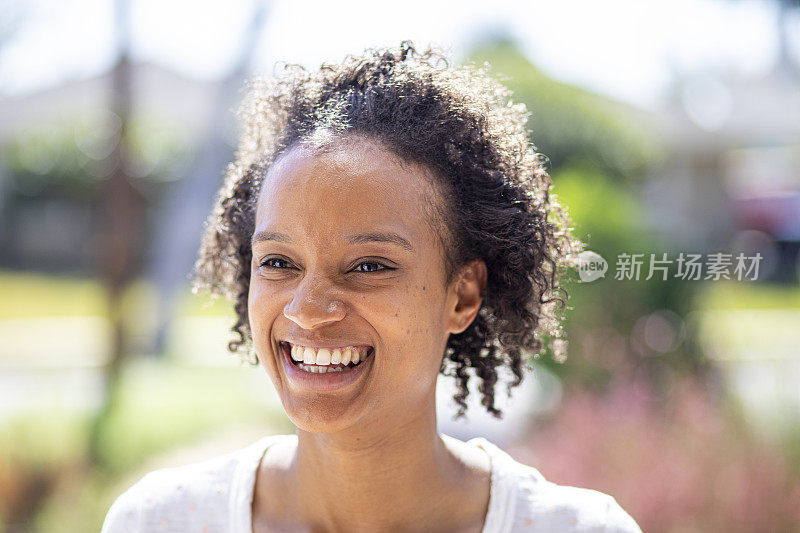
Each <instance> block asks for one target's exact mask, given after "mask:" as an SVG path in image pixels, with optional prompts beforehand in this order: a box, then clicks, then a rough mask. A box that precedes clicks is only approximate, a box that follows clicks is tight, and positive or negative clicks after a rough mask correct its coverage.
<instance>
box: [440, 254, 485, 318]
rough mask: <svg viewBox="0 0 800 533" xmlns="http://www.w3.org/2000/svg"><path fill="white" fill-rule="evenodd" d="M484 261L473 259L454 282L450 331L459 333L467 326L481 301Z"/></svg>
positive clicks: (479, 306) (483, 283)
mask: <svg viewBox="0 0 800 533" xmlns="http://www.w3.org/2000/svg"><path fill="white" fill-rule="evenodd" d="M486 278H487V272H486V263H484V262H483V260H481V259H473V260H472V261H470V262H469V263H467V264H466V265H464V267H462V269H461V272H460V274H459V277H458V281H456V283H455V297H456V303H455V306H454V307H453V310H452V315H451V320H450V328H449V330H450V333H461V332H463V331H464V330H465V329H467V328H468V327H469V325H470V324H471V323H472V321H473V320H475V316H477V314H478V311H479V310H480V308H481V304H482V303H483V292H484V290H485V289H486Z"/></svg>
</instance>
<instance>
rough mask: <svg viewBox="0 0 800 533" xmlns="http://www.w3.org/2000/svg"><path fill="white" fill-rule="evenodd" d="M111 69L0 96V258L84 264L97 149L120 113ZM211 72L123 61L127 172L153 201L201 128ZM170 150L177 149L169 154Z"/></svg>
mask: <svg viewBox="0 0 800 533" xmlns="http://www.w3.org/2000/svg"><path fill="white" fill-rule="evenodd" d="M111 78H112V73H111V72H108V73H106V74H103V75H102V76H98V77H94V78H90V79H85V80H78V81H74V82H71V83H66V84H64V85H61V86H58V87H53V88H50V89H47V90H44V91H41V92H37V93H33V94H28V95H25V96H22V97H18V98H13V99H3V100H0V117H2V119H0V150H2V151H1V152H0V153H2V159H0V177H2V179H0V266H3V267H7V268H8V267H13V268H35V269H42V270H49V271H72V272H76V271H77V272H86V271H89V270H91V268H92V262H93V260H94V258H95V253H96V249H95V248H96V246H97V236H98V225H99V220H100V219H99V216H100V214H99V205H98V202H97V201H96V191H97V190H98V189H99V186H100V184H101V183H102V182H103V181H104V180H105V179H107V177H108V172H109V171H110V169H108V168H107V166H108V164H107V161H105V160H106V158H107V156H108V155H109V153H110V151H111V150H112V149H113V143H114V142H115V137H116V135H118V132H119V127H120V123H119V122H120V121H119V118H118V117H116V116H115V115H114V114H113V113H112V112H110V111H109V108H110V105H111V96H112V94H111V87H112V79H111ZM220 83H221V82H218V81H199V80H193V79H189V78H186V77H183V76H181V75H179V74H176V73H175V72H171V71H169V70H166V69H164V68H161V67H159V66H156V65H153V64H148V63H143V64H136V65H133V66H132V67H131V93H130V94H131V122H132V127H133V129H134V131H135V138H134V143H133V144H134V147H133V149H134V150H136V153H134V154H130V157H129V158H128V163H129V166H130V167H131V168H129V169H128V173H129V174H130V175H131V176H133V177H134V179H138V180H139V181H140V182H141V183H140V184H139V186H140V188H141V192H142V194H145V195H149V196H155V198H150V199H151V200H155V201H154V202H152V203H153V205H154V206H156V205H157V204H158V201H157V200H158V198H157V197H158V196H159V195H160V194H161V192H162V190H163V189H165V187H163V185H164V184H168V182H170V181H174V180H176V179H178V178H180V177H182V174H183V173H185V172H186V170H187V168H188V165H189V154H190V153H191V152H192V151H193V150H195V149H196V148H195V147H196V146H197V145H198V144H199V143H200V142H201V141H203V140H205V138H206V137H207V136H208V131H209V128H210V127H211V125H212V123H213V121H214V119H215V117H214V114H215V113H216V112H217V109H218V105H217V100H218V96H219V86H220ZM176 154H177V157H176Z"/></svg>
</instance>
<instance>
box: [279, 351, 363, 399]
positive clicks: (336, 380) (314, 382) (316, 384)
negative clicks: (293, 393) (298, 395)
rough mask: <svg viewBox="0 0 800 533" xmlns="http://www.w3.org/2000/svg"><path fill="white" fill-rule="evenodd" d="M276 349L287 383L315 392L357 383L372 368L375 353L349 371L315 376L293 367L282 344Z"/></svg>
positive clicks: (315, 374) (313, 373) (314, 373)
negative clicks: (280, 356)
mask: <svg viewBox="0 0 800 533" xmlns="http://www.w3.org/2000/svg"><path fill="white" fill-rule="evenodd" d="M278 349H279V350H280V352H281V354H282V355H283V368H284V370H285V371H286V377H287V378H288V379H289V383H290V384H291V385H293V386H296V387H298V388H303V389H311V390H317V391H330V390H337V389H343V388H345V387H348V386H350V385H352V384H353V383H355V382H356V381H358V379H359V378H360V377H361V376H363V375H364V374H365V373H366V372H367V367H368V366H372V358H373V357H372V356H373V353H374V351H375V350H374V349H372V350H370V354H369V356H367V359H366V360H365V361H362V362H361V363H359V364H358V365H356V366H354V367H352V368H351V369H349V370H344V371H342V372H326V373H324V374H317V373H316V372H306V371H305V370H300V369H299V368H298V367H297V366H295V364H294V363H293V362H292V359H291V356H290V355H289V354H288V353H287V351H288V350H285V349H284V347H283V345H282V344H279V345H278Z"/></svg>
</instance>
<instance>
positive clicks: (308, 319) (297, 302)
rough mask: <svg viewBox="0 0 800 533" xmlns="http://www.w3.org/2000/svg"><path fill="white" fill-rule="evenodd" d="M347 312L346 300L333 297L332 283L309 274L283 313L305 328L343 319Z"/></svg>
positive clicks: (313, 327) (312, 327)
mask: <svg viewBox="0 0 800 533" xmlns="http://www.w3.org/2000/svg"><path fill="white" fill-rule="evenodd" d="M346 313H347V310H346V309H345V305H344V302H342V301H341V300H340V299H337V298H335V297H333V295H331V293H330V284H329V283H327V282H325V281H324V280H322V279H319V278H314V279H312V278H310V277H309V275H308V274H306V276H305V277H304V279H303V280H302V281H301V282H300V284H299V285H298V286H297V288H296V290H295V292H294V295H293V297H292V299H291V301H289V303H288V304H286V306H285V307H284V308H283V315H284V316H285V317H286V318H288V319H289V320H291V321H292V322H294V323H295V324H297V325H298V326H300V327H301V328H303V329H315V328H318V327H321V326H324V325H326V324H331V323H334V322H338V321H340V320H342V319H343V318H344V316H345V314H346Z"/></svg>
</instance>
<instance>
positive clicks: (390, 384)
mask: <svg viewBox="0 0 800 533" xmlns="http://www.w3.org/2000/svg"><path fill="white" fill-rule="evenodd" d="M438 201H439V195H438V193H437V192H436V190H435V188H434V187H433V185H432V179H431V177H430V176H429V175H428V174H427V173H426V172H425V171H424V169H423V168H421V167H419V166H417V165H413V164H408V163H401V162H400V161H398V159H397V158H396V157H395V156H393V155H391V154H390V153H389V152H387V151H385V150H384V149H383V148H381V147H380V146H379V145H378V144H376V143H373V142H370V141H367V140H364V139H353V138H351V139H348V140H347V141H346V142H340V143H338V144H337V145H336V146H334V147H333V148H330V149H326V150H325V151H314V150H313V149H311V148H308V147H303V146H298V147H294V148H292V149H290V150H289V151H288V152H287V153H285V154H284V155H283V156H282V157H281V158H280V159H279V160H278V161H277V162H276V163H275V164H274V165H273V166H272V168H271V169H270V172H269V173H268V175H267V176H266V177H265V179H264V183H263V186H262V190H261V194H260V198H259V202H258V205H257V209H256V224H255V232H254V235H253V264H252V274H251V279H250V293H249V298H248V311H249V316H250V327H251V331H252V335H253V345H254V348H255V351H256V354H257V355H258V358H259V361H260V362H261V365H262V366H263V367H264V368H265V370H266V371H267V373H268V374H269V376H270V378H271V380H272V382H273V384H274V385H275V388H276V390H277V391H278V394H279V396H280V398H281V401H282V402H283V406H284V408H285V410H286V412H287V414H288V416H289V418H291V419H292V421H293V422H294V423H295V424H296V425H297V426H298V427H299V428H300V429H303V430H306V431H310V432H315V433H327V432H333V431H338V430H342V429H345V428H348V427H353V426H355V425H356V424H365V423H375V422H377V423H379V424H380V423H382V422H381V421H386V422H387V423H392V421H394V422H395V423H396V422H397V421H398V418H402V417H403V416H406V413H409V412H415V411H414V410H417V411H416V412H418V410H419V409H427V410H429V411H430V412H433V409H434V398H435V384H436V377H437V374H438V372H439V368H440V364H441V359H442V354H443V352H444V349H445V346H446V343H447V338H448V336H449V334H450V333H455V332H460V331H463V330H464V329H465V328H466V327H467V326H468V325H469V323H470V322H471V321H472V319H473V318H474V316H475V314H476V313H477V311H478V308H479V307H480V295H479V293H480V290H481V288H480V285H481V279H484V280H485V269H484V270H483V276H481V270H480V268H478V269H473V270H469V269H468V270H467V271H466V272H467V274H466V275H460V274H458V275H456V276H453V280H452V281H451V282H449V283H448V282H447V280H446V277H445V276H446V274H445V254H444V250H443V246H442V244H441V238H440V236H439V231H440V230H438V229H437V223H436V222H434V221H433V220H432V218H431V216H430V215H429V213H430V212H431V209H430V206H431V205H432V204H433V203H434V202H438ZM481 264H482V263H481ZM470 276H471V277H470ZM470 280H472V281H470ZM348 358H349V359H350V361H349V362H348V361H347V359H348ZM356 358H357V359H358V363H354V362H353V361H354V360H355V359H356ZM345 363H346V364H345Z"/></svg>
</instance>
